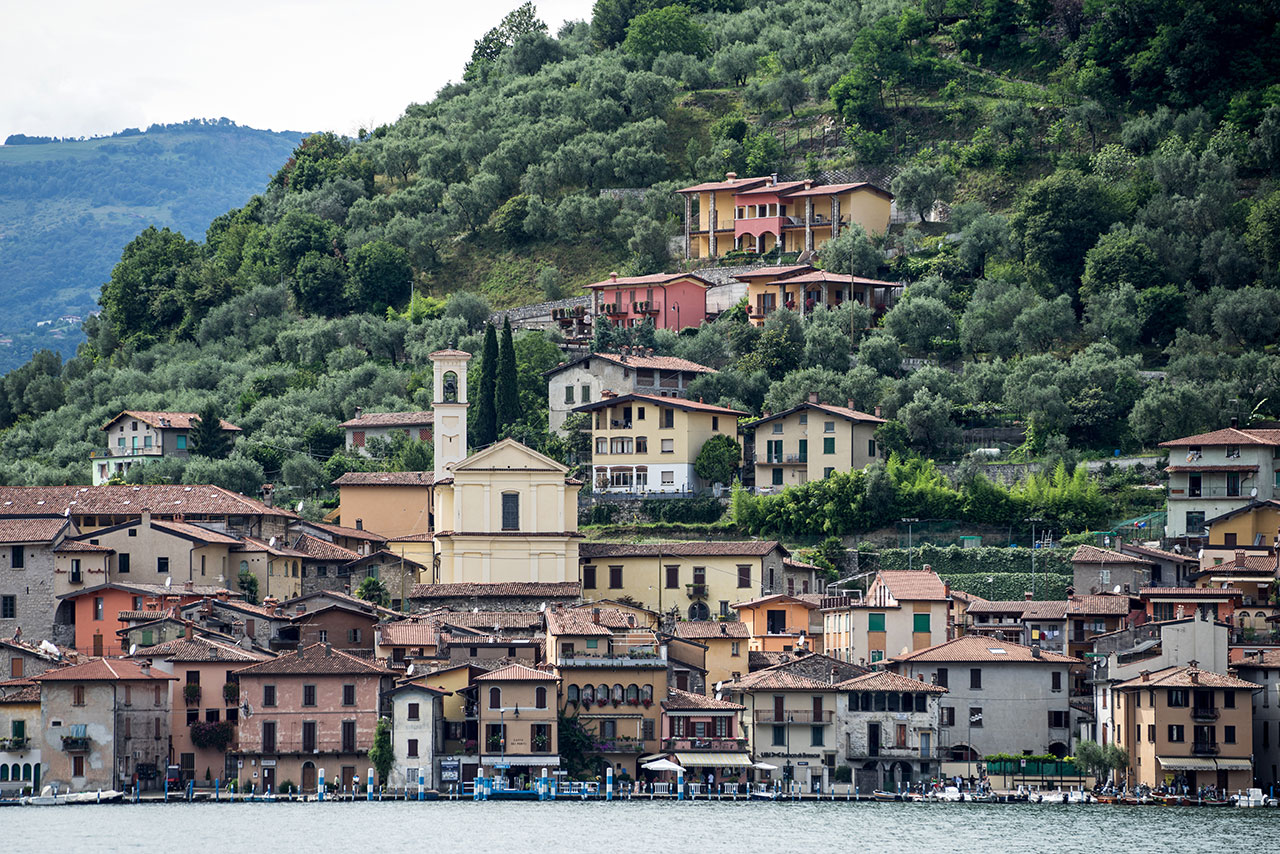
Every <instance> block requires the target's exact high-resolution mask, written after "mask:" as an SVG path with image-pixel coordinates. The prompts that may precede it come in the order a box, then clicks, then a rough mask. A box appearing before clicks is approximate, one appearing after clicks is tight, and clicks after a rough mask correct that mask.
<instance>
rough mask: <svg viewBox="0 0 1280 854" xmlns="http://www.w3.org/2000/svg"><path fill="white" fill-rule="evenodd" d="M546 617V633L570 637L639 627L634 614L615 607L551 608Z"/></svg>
mask: <svg viewBox="0 0 1280 854" xmlns="http://www.w3.org/2000/svg"><path fill="white" fill-rule="evenodd" d="M597 616H598V621H597ZM629 617H630V619H629ZM546 618H547V633H548V634H553V635H568V636H571V637H584V636H587V637H594V636H599V637H608V636H609V635H612V634H613V630H614V629H633V628H640V627H639V626H637V625H635V622H634V615H628V614H625V613H623V612H622V611H620V610H619V609H617V608H591V609H587V608H570V609H567V610H566V609H562V608H552V609H549V610H548V611H547V612H546Z"/></svg>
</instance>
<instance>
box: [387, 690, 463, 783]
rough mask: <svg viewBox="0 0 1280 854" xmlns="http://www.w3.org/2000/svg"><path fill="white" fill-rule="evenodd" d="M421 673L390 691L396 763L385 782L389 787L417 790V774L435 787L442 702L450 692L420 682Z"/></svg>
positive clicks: (442, 737)
mask: <svg viewBox="0 0 1280 854" xmlns="http://www.w3.org/2000/svg"><path fill="white" fill-rule="evenodd" d="M422 678H423V677H419V678H418V679H416V680H410V681H407V682H402V683H401V684H400V685H399V686H398V687H396V688H395V689H394V690H392V691H391V745H392V750H393V752H394V754H395V764H394V765H392V766H391V774H390V776H389V777H388V778H387V783H388V785H389V786H390V787H391V788H392V789H400V788H408V789H409V790H410V791H411V792H414V791H417V786H418V778H419V775H421V777H422V780H423V784H424V786H425V787H426V788H428V789H434V788H436V783H437V781H438V780H439V776H440V775H439V773H438V771H439V769H438V768H437V767H436V757H437V756H439V755H440V752H441V750H442V749H443V748H444V702H443V698H444V697H445V696H446V695H447V694H448V693H449V692H447V691H442V690H440V689H438V688H432V687H429V686H428V685H425V684H423V682H422Z"/></svg>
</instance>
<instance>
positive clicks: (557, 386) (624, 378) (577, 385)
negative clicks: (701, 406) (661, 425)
mask: <svg viewBox="0 0 1280 854" xmlns="http://www.w3.org/2000/svg"><path fill="white" fill-rule="evenodd" d="M714 373H715V369H714V368H708V367H707V366H706V365H699V364H698V363H697V362H690V361H688V360H687V359H677V358H675V357H674V356H653V355H648V354H644V355H631V354H626V353H589V354H587V355H586V356H583V357H581V358H579V359H574V360H573V361H572V362H566V363H564V364H562V365H557V366H556V367H554V368H552V369H551V370H549V371H547V373H546V377H547V408H548V411H547V429H549V430H554V431H557V432H560V431H561V430H562V428H563V426H564V422H565V419H566V418H568V417H569V415H570V414H572V412H573V409H574V408H575V407H578V406H581V405H582V404H584V403H592V402H594V401H597V400H600V398H601V397H602V396H603V395H604V393H605V392H612V393H613V394H614V395H618V396H621V395H624V394H633V393H635V394H647V395H652V396H653V397H684V396H685V391H686V389H688V387H689V383H691V382H693V381H694V380H696V379H697V378H698V377H700V376H702V375H703V374H714Z"/></svg>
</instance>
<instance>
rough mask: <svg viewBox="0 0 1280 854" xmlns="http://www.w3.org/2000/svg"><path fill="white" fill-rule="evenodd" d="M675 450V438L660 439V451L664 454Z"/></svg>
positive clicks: (672, 452)
mask: <svg viewBox="0 0 1280 854" xmlns="http://www.w3.org/2000/svg"><path fill="white" fill-rule="evenodd" d="M675 452H676V440H675V439H663V440H662V453H664V454H674V453H675Z"/></svg>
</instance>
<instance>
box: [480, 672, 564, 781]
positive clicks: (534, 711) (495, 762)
mask: <svg viewBox="0 0 1280 854" xmlns="http://www.w3.org/2000/svg"><path fill="white" fill-rule="evenodd" d="M559 682H560V677H558V676H556V675H555V674H554V673H551V672H550V671H547V670H541V669H538V668H534V667H528V666H526V665H523V664H508V665H507V666H506V667H499V668H498V669H496V670H491V671H490V672H488V673H486V674H484V675H483V676H478V677H476V679H475V685H476V688H477V689H478V700H479V701H478V702H477V704H476V706H477V708H476V712H477V716H478V723H479V734H480V743H479V749H480V765H481V767H482V768H483V773H484V774H485V775H486V776H495V774H500V775H501V776H512V777H514V776H517V775H520V774H528V775H530V776H539V775H540V774H541V772H542V769H543V768H555V767H558V766H559V765H560V752H559V743H560V741H559V739H560V734H559V727H558V726H557V724H556V720H557V704H556V686H557V685H558V684H559ZM502 765H506V766H508V768H507V769H500V768H498V767H497V766H502Z"/></svg>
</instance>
